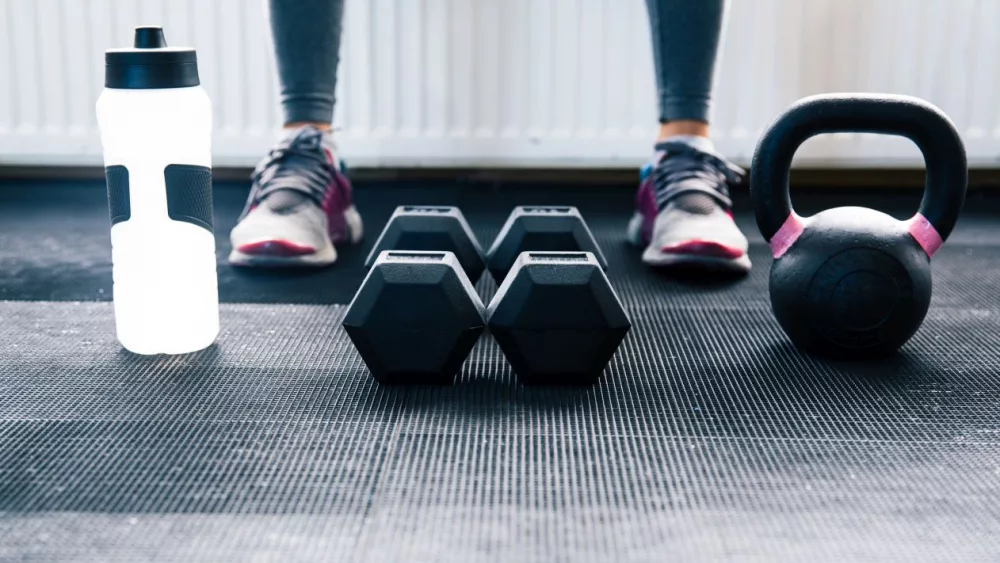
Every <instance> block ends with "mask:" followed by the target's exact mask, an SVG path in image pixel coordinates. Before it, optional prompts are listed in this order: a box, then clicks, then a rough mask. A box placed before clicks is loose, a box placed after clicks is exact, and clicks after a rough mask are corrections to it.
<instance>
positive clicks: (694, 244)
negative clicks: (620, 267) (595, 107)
mask: <svg viewBox="0 0 1000 563" xmlns="http://www.w3.org/2000/svg"><path fill="white" fill-rule="evenodd" d="M646 7H647V9H648V12H649V22H650V27H651V31H652V33H651V35H652V43H653V56H654V62H655V67H656V83H657V93H658V101H659V110H660V131H659V136H658V139H657V143H656V145H655V155H654V158H653V160H652V161H651V162H650V163H649V164H648V165H647V166H646V167H645V168H644V169H643V179H642V184H641V186H640V188H639V194H638V198H637V208H638V209H637V211H636V214H635V216H634V217H633V219H632V222H631V223H630V225H629V237H630V239H631V240H632V241H633V242H634V243H635V244H638V245H642V246H645V247H646V250H645V252H644V253H643V260H644V261H645V262H646V263H648V264H650V265H653V266H674V265H686V266H692V265H693V266H707V267H711V268H723V269H729V270H736V271H746V270H748V269H749V268H750V260H749V258H748V257H747V255H746V250H747V242H746V238H745V237H744V236H743V234H742V233H740V231H739V229H738V228H737V227H736V224H735V223H734V222H733V220H732V217H731V214H730V205H731V203H730V200H729V186H730V185H731V184H733V183H736V182H738V181H739V176H740V174H741V172H742V171H740V170H739V169H738V168H736V167H735V166H733V165H731V164H729V163H728V162H726V161H725V160H724V159H723V158H722V157H721V156H719V155H718V154H716V153H715V147H714V146H713V145H712V142H711V140H710V139H709V121H710V118H711V99H712V86H713V82H714V79H715V73H716V68H717V61H718V53H719V44H720V42H721V39H722V33H723V29H724V27H725V20H726V11H727V2H726V0H646Z"/></svg>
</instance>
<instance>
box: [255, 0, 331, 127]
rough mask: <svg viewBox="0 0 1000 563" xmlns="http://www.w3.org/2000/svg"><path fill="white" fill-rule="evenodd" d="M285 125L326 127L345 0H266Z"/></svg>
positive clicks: (328, 124)
mask: <svg viewBox="0 0 1000 563" xmlns="http://www.w3.org/2000/svg"><path fill="white" fill-rule="evenodd" d="M268 7H269V9H270V10H269V13H270V17H271V37H272V39H273V41H274V53H275V59H276V62H277V66H278V80H279V82H280V84H281V109H282V111H283V112H284V119H285V120H284V124H285V127H296V126H302V125H309V124H312V125H315V126H317V127H319V128H320V129H325V130H329V129H330V123H331V122H332V121H333V102H334V90H335V89H336V86H337V65H338V63H339V62H340V33H341V22H342V20H343V15H344V0H268Z"/></svg>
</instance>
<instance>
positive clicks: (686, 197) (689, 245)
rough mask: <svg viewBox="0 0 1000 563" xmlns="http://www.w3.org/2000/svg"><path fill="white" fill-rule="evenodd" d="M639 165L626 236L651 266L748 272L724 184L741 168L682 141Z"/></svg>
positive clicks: (739, 177)
mask: <svg viewBox="0 0 1000 563" xmlns="http://www.w3.org/2000/svg"><path fill="white" fill-rule="evenodd" d="M656 148H657V154H656V157H655V158H654V159H653V161H652V162H651V163H649V164H648V165H646V167H645V168H644V169H643V173H642V180H641V183H640V185H639V193H638V195H637V197H636V212H635V214H634V215H633V216H632V220H631V221H629V225H628V235H627V236H628V239H629V242H631V243H632V244H634V245H636V246H639V247H645V251H643V253H642V261H643V262H645V263H646V264H649V265H650V266H654V267H674V266H684V267H694V268H701V269H709V270H727V271H734V272H743V273H745V272H748V271H750V257H749V256H747V247H748V244H747V239H746V237H745V236H743V233H742V232H740V229H739V227H737V226H736V223H735V222H734V221H733V215H732V211H731V209H732V201H731V200H730V199H729V187H730V186H732V185H735V184H738V183H740V182H741V180H742V176H743V170H742V169H740V168H739V167H737V166H735V165H733V164H731V163H729V162H727V161H726V160H724V159H723V158H722V157H720V156H718V155H716V154H713V153H711V152H706V151H703V150H700V149H698V148H695V147H694V146H692V144H690V143H687V142H683V141H668V142H664V143H660V144H659V145H657V146H656Z"/></svg>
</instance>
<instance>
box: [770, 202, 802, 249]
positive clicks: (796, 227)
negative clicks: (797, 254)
mask: <svg viewBox="0 0 1000 563" xmlns="http://www.w3.org/2000/svg"><path fill="white" fill-rule="evenodd" d="M805 227H806V225H805V223H803V222H802V218H801V217H799V216H798V215H796V214H795V213H794V212H792V213H790V214H789V215H788V219H785V222H784V223H783V224H782V225H781V228H780V229H778V232H776V233H774V236H773V237H771V254H772V255H773V256H774V258H775V259H778V258H781V257H782V256H784V255H785V252H788V249H789V248H791V246H792V245H793V244H795V241H796V240H798V238H799V236H801V235H802V231H803V230H805Z"/></svg>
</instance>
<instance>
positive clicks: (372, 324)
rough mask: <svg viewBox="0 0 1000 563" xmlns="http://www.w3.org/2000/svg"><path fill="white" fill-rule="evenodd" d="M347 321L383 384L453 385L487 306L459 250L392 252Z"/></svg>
mask: <svg viewBox="0 0 1000 563" xmlns="http://www.w3.org/2000/svg"><path fill="white" fill-rule="evenodd" d="M343 326H344V330H346V331H347V335H348V336H349V337H350V339H351V342H353V343H354V346H355V347H356V348H357V349H358V352H359V353H360V354H361V359H362V360H364V362H365V365H367V366H368V369H369V370H370V371H371V373H372V376H373V377H374V378H375V379H376V380H377V381H379V382H380V383H389V384H429V385H447V384H450V383H452V382H454V379H455V375H456V374H457V373H458V371H459V370H460V369H461V367H462V362H464V361H465V358H466V357H467V356H468V355H469V352H471V351H472V347H473V346H475V344H476V341H477V340H478V339H479V336H480V335H481V334H482V333H483V330H484V329H485V326H486V321H485V307H484V306H483V303H482V301H480V299H479V296H478V295H477V294H476V291H475V289H474V288H473V287H472V283H471V282H470V281H469V278H468V277H466V275H465V272H464V271H463V270H462V268H461V266H460V265H459V262H458V259H457V258H456V257H455V255H454V254H452V253H451V252H419V251H387V252H382V253H381V254H379V256H378V259H377V260H375V263H374V264H373V265H372V268H371V271H369V272H368V276H367V277H365V280H364V282H363V283H362V284H361V288H360V289H358V293H357V294H356V295H355V296H354V300H353V301H351V304H350V306H349V307H348V309H347V313H345V315H344V321H343Z"/></svg>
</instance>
